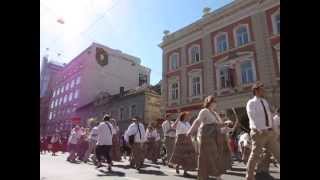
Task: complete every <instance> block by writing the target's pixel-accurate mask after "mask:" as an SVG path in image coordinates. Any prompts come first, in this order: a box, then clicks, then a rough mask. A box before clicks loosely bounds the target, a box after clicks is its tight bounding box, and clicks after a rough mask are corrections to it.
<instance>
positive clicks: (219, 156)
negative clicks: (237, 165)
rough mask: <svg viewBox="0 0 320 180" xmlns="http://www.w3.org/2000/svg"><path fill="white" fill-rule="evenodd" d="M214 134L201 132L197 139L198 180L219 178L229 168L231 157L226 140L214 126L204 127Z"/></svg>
mask: <svg viewBox="0 0 320 180" xmlns="http://www.w3.org/2000/svg"><path fill="white" fill-rule="evenodd" d="M205 126H207V127H209V128H208V129H212V130H213V131H214V133H210V134H207V133H206V132H205V131H203V132H202V133H201V134H200V137H199V152H200V153H199V159H198V180H207V179H208V176H220V175H221V174H223V173H225V172H226V170H227V169H229V168H231V155H230V151H229V147H228V145H227V139H226V136H225V135H224V134H221V133H220V129H219V128H218V127H217V126H216V124H210V125H205Z"/></svg>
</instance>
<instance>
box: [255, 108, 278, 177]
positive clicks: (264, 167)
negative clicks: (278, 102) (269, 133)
mask: <svg viewBox="0 0 320 180" xmlns="http://www.w3.org/2000/svg"><path fill="white" fill-rule="evenodd" d="M272 125H273V127H272V128H273V130H274V131H275V133H276V135H277V141H278V143H280V108H279V109H276V112H275V113H274V115H273V123H272ZM270 163H273V165H274V166H275V167H278V165H277V161H276V160H275V158H274V157H273V156H272V155H271V153H270V151H268V150H267V149H266V148H263V153H262V155H261V159H260V161H259V162H258V166H257V171H256V172H257V173H260V174H266V175H269V176H270V173H269V168H270Z"/></svg>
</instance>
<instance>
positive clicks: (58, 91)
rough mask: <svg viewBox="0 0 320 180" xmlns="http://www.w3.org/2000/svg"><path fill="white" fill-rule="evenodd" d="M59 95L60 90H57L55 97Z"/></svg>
mask: <svg viewBox="0 0 320 180" xmlns="http://www.w3.org/2000/svg"><path fill="white" fill-rule="evenodd" d="M59 94H60V88H58V90H57V96H58V95H59Z"/></svg>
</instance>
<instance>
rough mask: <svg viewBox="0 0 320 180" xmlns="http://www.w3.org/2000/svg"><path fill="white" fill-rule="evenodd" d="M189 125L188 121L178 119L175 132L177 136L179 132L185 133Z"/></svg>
mask: <svg viewBox="0 0 320 180" xmlns="http://www.w3.org/2000/svg"><path fill="white" fill-rule="evenodd" d="M190 127H191V125H190V123H189V122H186V121H184V122H181V121H178V123H177V127H176V134H177V136H178V135H179V134H187V132H188V130H189V129H190Z"/></svg>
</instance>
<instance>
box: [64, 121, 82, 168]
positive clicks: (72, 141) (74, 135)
mask: <svg viewBox="0 0 320 180" xmlns="http://www.w3.org/2000/svg"><path fill="white" fill-rule="evenodd" d="M79 131H80V127H79V126H78V125H77V126H75V127H74V128H73V129H72V130H71V132H70V135H69V139H68V151H69V153H70V154H69V156H68V157H67V161H70V162H75V159H76V153H77V150H78V147H77V146H78V141H79V139H80V136H81V134H80V132H79Z"/></svg>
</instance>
